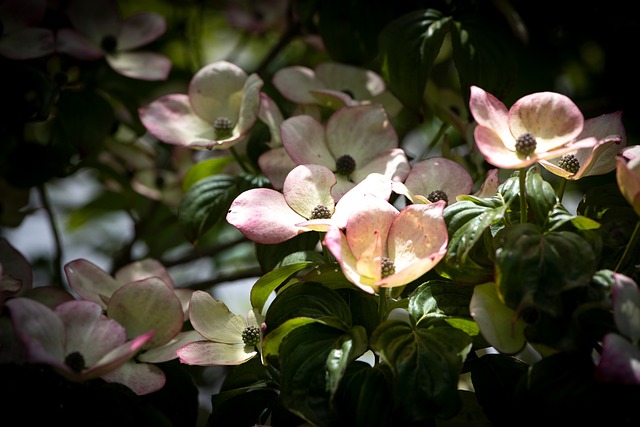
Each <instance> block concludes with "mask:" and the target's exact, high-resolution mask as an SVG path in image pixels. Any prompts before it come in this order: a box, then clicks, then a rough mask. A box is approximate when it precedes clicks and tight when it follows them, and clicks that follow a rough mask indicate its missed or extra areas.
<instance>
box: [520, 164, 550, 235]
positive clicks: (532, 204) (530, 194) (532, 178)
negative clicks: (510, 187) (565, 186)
mask: <svg viewBox="0 0 640 427" xmlns="http://www.w3.org/2000/svg"><path fill="white" fill-rule="evenodd" d="M525 185H526V191H527V205H528V206H529V209H530V210H531V213H532V214H533V217H534V219H535V222H536V223H537V224H538V225H540V226H541V227H544V226H545V225H546V224H547V221H548V216H549V212H550V211H551V210H552V209H553V207H554V206H555V205H556V203H558V198H557V197H556V193H555V191H554V189H553V187H552V186H551V184H549V183H548V182H547V181H545V180H544V179H542V176H541V175H540V171H539V170H538V169H537V168H531V169H529V170H528V171H527V176H526V184H525Z"/></svg>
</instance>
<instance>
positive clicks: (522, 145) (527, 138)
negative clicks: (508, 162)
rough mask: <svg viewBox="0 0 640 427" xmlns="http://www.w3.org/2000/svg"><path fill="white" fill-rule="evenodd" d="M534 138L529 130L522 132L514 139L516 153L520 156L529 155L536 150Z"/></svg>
mask: <svg viewBox="0 0 640 427" xmlns="http://www.w3.org/2000/svg"><path fill="white" fill-rule="evenodd" d="M536 145H537V144H536V139H535V138H534V137H533V135H531V134H530V133H529V132H527V133H523V134H522V135H520V136H519V137H518V139H517V140H516V153H518V155H520V156H522V157H529V156H530V155H531V154H533V153H534V152H535V151H536Z"/></svg>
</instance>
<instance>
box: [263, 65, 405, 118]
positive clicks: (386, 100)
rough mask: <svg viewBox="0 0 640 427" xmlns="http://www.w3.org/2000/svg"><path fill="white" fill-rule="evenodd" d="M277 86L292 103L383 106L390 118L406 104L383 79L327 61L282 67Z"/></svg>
mask: <svg viewBox="0 0 640 427" xmlns="http://www.w3.org/2000/svg"><path fill="white" fill-rule="evenodd" d="M272 82H273V85H274V86H275V87H276V88H277V89H278V90H279V91H280V93H281V94H282V95H283V96H284V97H285V98H287V99H288V100H290V101H293V102H295V103H296V104H300V105H322V106H328V107H330V108H333V109H337V108H340V107H343V106H353V105H359V104H368V103H379V104H382V105H383V106H384V108H385V110H386V112H387V114H389V115H390V116H395V115H396V114H398V112H399V111H400V109H401V108H402V104H400V102H399V101H398V100H397V99H396V98H395V97H394V96H393V94H392V93H391V92H390V91H388V90H387V87H386V84H385V82H384V80H383V79H382V77H380V76H379V75H378V74H376V73H374V72H373V71H371V70H367V69H365V68H359V67H355V66H353V65H347V64H340V63H334V62H325V63H322V64H319V65H318V66H316V67H315V69H313V70H312V69H310V68H307V67H303V66H297V65H296V66H291V67H285V68H282V69H280V70H278V71H276V73H275V74H274V75H273V80H272Z"/></svg>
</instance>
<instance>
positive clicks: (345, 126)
mask: <svg viewBox="0 0 640 427" xmlns="http://www.w3.org/2000/svg"><path fill="white" fill-rule="evenodd" d="M280 134H281V137H282V144H283V146H284V148H285V150H286V151H287V153H288V154H289V156H290V157H291V159H292V160H293V161H294V162H295V163H296V164H298V165H303V164H318V165H323V166H325V167H327V168H329V169H331V170H332V171H334V174H335V175H336V179H337V183H336V185H335V186H334V187H333V188H332V189H331V194H332V195H333V196H334V198H335V199H336V200H339V199H340V197H342V196H343V195H344V194H345V193H346V192H347V191H349V190H350V189H351V188H353V187H354V186H355V185H356V184H357V183H359V182H361V181H362V180H363V179H365V178H366V177H367V176H368V175H369V174H370V173H380V174H382V175H385V176H387V177H388V178H390V179H392V180H393V181H404V179H405V178H406V177H407V174H408V173H409V170H410V169H411V167H410V165H409V161H408V159H407V156H406V154H405V152H404V150H402V149H401V148H399V147H398V136H397V134H396V131H395V130H394V129H393V126H392V125H391V123H390V122H389V120H388V117H387V114H386V113H385V111H384V109H383V108H382V107H381V106H380V105H377V104H376V105H374V104H371V105H357V106H353V107H342V108H340V109H339V110H337V111H336V112H335V113H333V114H332V115H331V117H330V118H329V119H328V121H327V123H326V125H323V124H322V123H320V122H319V121H318V120H316V119H314V118H313V117H311V116H308V115H300V116H293V117H290V118H288V119H286V120H285V121H283V122H282V124H281V126H280ZM272 166H273V168H274V169H275V168H278V167H279V165H278V164H274V165H272Z"/></svg>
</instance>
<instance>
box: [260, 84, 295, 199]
mask: <svg viewBox="0 0 640 427" xmlns="http://www.w3.org/2000/svg"><path fill="white" fill-rule="evenodd" d="M258 118H259V119H260V121H261V122H263V123H264V124H265V125H267V127H268V128H269V133H270V135H271V141H269V142H268V143H267V145H268V146H269V149H268V150H267V151H265V152H264V153H262V154H261V155H260V157H258V165H259V166H260V170H261V171H262V173H263V174H264V176H266V177H267V179H268V180H269V182H270V183H271V186H272V187H273V188H275V189H276V190H282V186H283V185H284V180H285V178H286V177H287V174H288V173H289V172H290V171H292V170H293V168H295V167H296V166H297V165H296V163H295V162H294V161H293V160H291V157H289V155H288V154H287V150H285V149H284V146H283V145H282V139H281V138H280V125H281V124H282V122H283V121H284V118H283V116H282V113H281V112H280V109H279V108H278V105H277V104H276V103H275V102H274V101H273V99H271V98H270V97H269V96H268V95H267V94H266V93H261V94H260V113H259V115H258Z"/></svg>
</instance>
